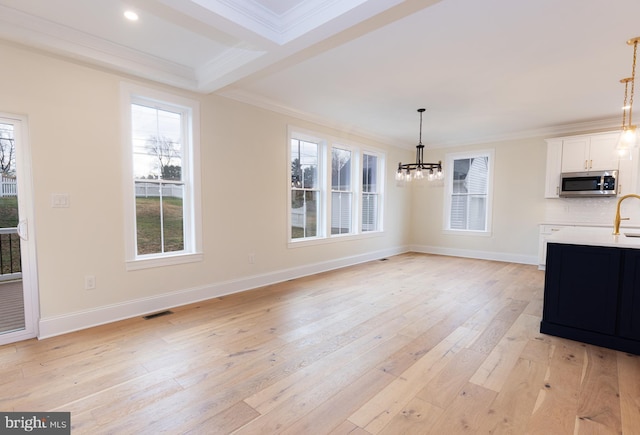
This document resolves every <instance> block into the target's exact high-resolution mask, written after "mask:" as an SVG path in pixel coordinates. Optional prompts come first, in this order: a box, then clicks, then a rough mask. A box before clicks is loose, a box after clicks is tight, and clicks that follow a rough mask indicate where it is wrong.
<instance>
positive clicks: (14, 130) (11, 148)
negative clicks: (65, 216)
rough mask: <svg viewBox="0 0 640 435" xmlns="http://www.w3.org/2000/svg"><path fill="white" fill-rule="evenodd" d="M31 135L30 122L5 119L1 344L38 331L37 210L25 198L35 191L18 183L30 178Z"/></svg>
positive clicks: (1, 137)
mask: <svg viewBox="0 0 640 435" xmlns="http://www.w3.org/2000/svg"><path fill="white" fill-rule="evenodd" d="M26 131H27V130H26V119H21V118H20V117H10V116H0V345H1V344H5V343H9V342H13V341H18V340H23V339H26V338H31V337H34V336H35V335H36V331H37V325H36V322H37V310H36V307H37V305H36V304H35V301H36V299H37V298H36V297H35V295H37V292H36V286H35V282H36V280H35V279H34V277H35V275H34V274H33V273H32V272H33V271H34V270H35V268H34V264H31V263H34V262H35V256H34V255H33V251H34V249H33V246H34V241H33V240H30V238H29V225H28V224H29V221H30V219H28V216H29V215H30V213H31V210H30V207H28V206H27V204H28V203H29V201H26V200H25V198H22V196H23V195H26V196H29V197H30V194H31V189H30V183H27V182H24V181H23V180H19V179H18V177H23V176H25V173H26V174H27V176H28V177H27V179H30V176H29V175H30V165H29V159H28V147H27V143H26ZM21 181H22V182H21ZM18 195H20V197H19V196H18Z"/></svg>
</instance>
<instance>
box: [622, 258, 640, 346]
mask: <svg viewBox="0 0 640 435" xmlns="http://www.w3.org/2000/svg"><path fill="white" fill-rule="evenodd" d="M619 326H620V335H621V336H623V337H625V338H630V339H632V340H640V252H639V251H636V250H632V249H627V250H625V252H624V263H623V266H622V291H621V292H620V324H619Z"/></svg>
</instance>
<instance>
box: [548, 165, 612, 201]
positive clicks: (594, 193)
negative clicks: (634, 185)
mask: <svg viewBox="0 0 640 435" xmlns="http://www.w3.org/2000/svg"><path fill="white" fill-rule="evenodd" d="M617 178H618V171H617V170H610V171H589V172H564V173H563V174H562V175H561V176H560V196H561V197H565V198H571V197H574V198H584V197H607V196H616V194H617V193H618V182H617Z"/></svg>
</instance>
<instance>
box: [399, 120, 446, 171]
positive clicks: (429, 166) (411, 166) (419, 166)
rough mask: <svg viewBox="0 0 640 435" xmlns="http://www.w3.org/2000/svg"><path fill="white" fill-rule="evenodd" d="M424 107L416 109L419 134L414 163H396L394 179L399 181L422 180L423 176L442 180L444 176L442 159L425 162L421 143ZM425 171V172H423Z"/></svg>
mask: <svg viewBox="0 0 640 435" xmlns="http://www.w3.org/2000/svg"><path fill="white" fill-rule="evenodd" d="M425 110H426V109H418V113H420V136H419V139H418V145H417V146H416V162H415V163H405V164H404V165H403V164H402V163H398V171H397V172H396V181H398V182H400V183H405V182H410V181H411V179H412V178H413V179H416V180H422V179H424V178H425V177H426V178H427V180H429V181H433V180H442V178H443V177H444V175H443V173H442V161H439V162H438V163H425V162H424V161H423V157H424V145H423V144H422V114H423V113H424V111H425ZM414 170H415V174H411V171H414ZM425 172H426V174H425Z"/></svg>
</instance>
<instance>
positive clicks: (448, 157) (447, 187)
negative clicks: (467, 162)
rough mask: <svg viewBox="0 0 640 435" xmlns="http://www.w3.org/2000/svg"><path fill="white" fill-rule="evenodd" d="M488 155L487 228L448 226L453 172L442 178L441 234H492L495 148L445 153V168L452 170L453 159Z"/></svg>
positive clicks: (486, 235)
mask: <svg viewBox="0 0 640 435" xmlns="http://www.w3.org/2000/svg"><path fill="white" fill-rule="evenodd" d="M485 156H486V157H489V162H488V163H489V166H488V178H487V229H486V230H462V229H452V228H449V225H450V215H451V201H450V199H451V194H452V192H453V184H452V182H451V180H452V177H453V172H450V173H447V174H445V180H444V192H445V193H444V207H443V213H444V215H443V219H442V223H443V226H444V227H443V229H442V232H443V234H451V235H457V236H482V237H489V236H491V235H492V228H493V216H492V215H493V172H494V170H493V168H494V163H495V150H494V149H486V150H477V151H464V152H459V153H449V154H445V165H444V167H445V168H448V169H447V170H446V171H447V172H448V171H453V161H454V160H460V159H470V158H476V157H485Z"/></svg>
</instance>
